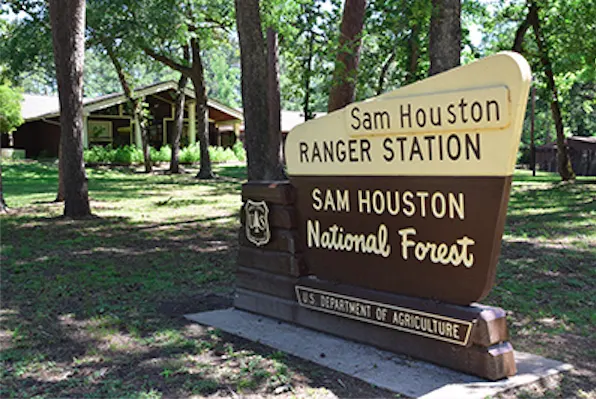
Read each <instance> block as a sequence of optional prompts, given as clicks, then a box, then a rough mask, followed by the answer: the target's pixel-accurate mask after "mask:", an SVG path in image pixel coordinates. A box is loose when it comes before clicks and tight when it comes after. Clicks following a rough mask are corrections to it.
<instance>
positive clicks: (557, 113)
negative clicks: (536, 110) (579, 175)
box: [528, 2, 575, 181]
mask: <svg viewBox="0 0 596 399" xmlns="http://www.w3.org/2000/svg"><path fill="white" fill-rule="evenodd" d="M538 11H539V10H538V4H536V2H531V3H530V10H529V11H528V19H529V21H530V23H531V24H532V27H533V28H534V35H535V36H536V43H537V44H538V51H539V53H540V62H541V63H542V66H543V67H544V73H545V75H546V84H547V86H548V89H549V90H550V92H551V93H552V98H551V102H550V109H551V112H552V115H553V120H554V122H555V130H556V131H557V169H558V171H559V175H561V180H563V181H568V180H574V179H575V173H574V172H573V168H572V166H571V160H570V159H569V154H568V152H567V143H566V142H565V132H564V129H563V118H562V117H561V107H560V105H559V96H558V93H557V86H556V84H555V75H554V72H553V67H552V64H551V62H550V58H549V55H548V46H547V45H546V43H545V39H544V36H543V35H542V31H541V29H540V17H539V15H538Z"/></svg>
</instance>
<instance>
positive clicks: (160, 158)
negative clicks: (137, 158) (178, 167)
mask: <svg viewBox="0 0 596 399" xmlns="http://www.w3.org/2000/svg"><path fill="white" fill-rule="evenodd" d="M149 151H150V152H151V160H152V161H153V162H170V160H171V159H172V149H171V148H170V146H169V145H164V146H163V147H161V148H160V149H159V150H156V149H155V148H153V147H151V148H150V149H149Z"/></svg>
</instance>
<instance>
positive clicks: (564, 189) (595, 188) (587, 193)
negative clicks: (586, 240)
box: [505, 182, 596, 238]
mask: <svg viewBox="0 0 596 399" xmlns="http://www.w3.org/2000/svg"><path fill="white" fill-rule="evenodd" d="M594 212H596V185H594V184H591V183H586V182H577V183H575V184H553V185H552V186H547V188H545V187H541V186H538V187H535V186H534V185H530V186H528V187H524V186H523V185H522V186H514V189H513V191H512V194H511V199H510V202H509V207H508V216H507V224H506V230H505V232H506V234H510V235H513V236H520V237H533V238H536V237H547V238H557V237H560V238H562V237H573V236H578V235H580V236H581V235H583V234H588V233H590V232H591V229H593V226H592V223H593V216H592V217H590V215H593V214H594Z"/></svg>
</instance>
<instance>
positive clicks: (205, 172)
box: [143, 38, 215, 179]
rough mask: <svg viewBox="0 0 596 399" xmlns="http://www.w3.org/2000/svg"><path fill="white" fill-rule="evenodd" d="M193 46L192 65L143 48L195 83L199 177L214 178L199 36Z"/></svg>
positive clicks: (152, 56)
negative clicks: (199, 148) (199, 162)
mask: <svg viewBox="0 0 596 399" xmlns="http://www.w3.org/2000/svg"><path fill="white" fill-rule="evenodd" d="M190 47H191V65H190V66H186V65H182V64H179V63H177V62H175V61H174V60H172V59H171V58H168V57H165V56H164V55H161V54H157V53H156V52H154V51H153V50H151V49H150V48H146V47H145V48H143V51H144V52H145V53H146V54H147V55H148V56H150V57H151V58H153V59H155V60H157V61H159V62H161V63H162V64H164V65H166V66H168V67H170V68H172V69H175V70H177V71H178V72H180V73H182V74H184V75H186V76H187V77H188V78H189V79H190V80H191V81H192V84H193V87H194V92H195V100H196V110H197V112H196V117H197V136H198V138H199V145H200V147H201V167H200V169H199V173H197V176H196V177H197V178H199V179H212V178H214V177H215V175H214V174H213V170H212V169H211V157H210V156H209V120H208V119H207V113H208V108H207V90H206V88H205V76H204V69H203V61H202V59H201V48H200V46H199V41H198V39H197V38H192V39H191V40H190Z"/></svg>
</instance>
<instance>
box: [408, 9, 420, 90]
mask: <svg viewBox="0 0 596 399" xmlns="http://www.w3.org/2000/svg"><path fill="white" fill-rule="evenodd" d="M411 18H412V20H413V19H414V17H413V16H412V17H411ZM407 46H408V69H407V71H406V79H405V83H406V84H410V83H414V82H415V81H416V80H417V79H416V78H417V74H418V58H419V57H420V25H418V24H417V23H416V22H415V21H413V25H412V27H411V32H410V36H409V37H408V43H407Z"/></svg>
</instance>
